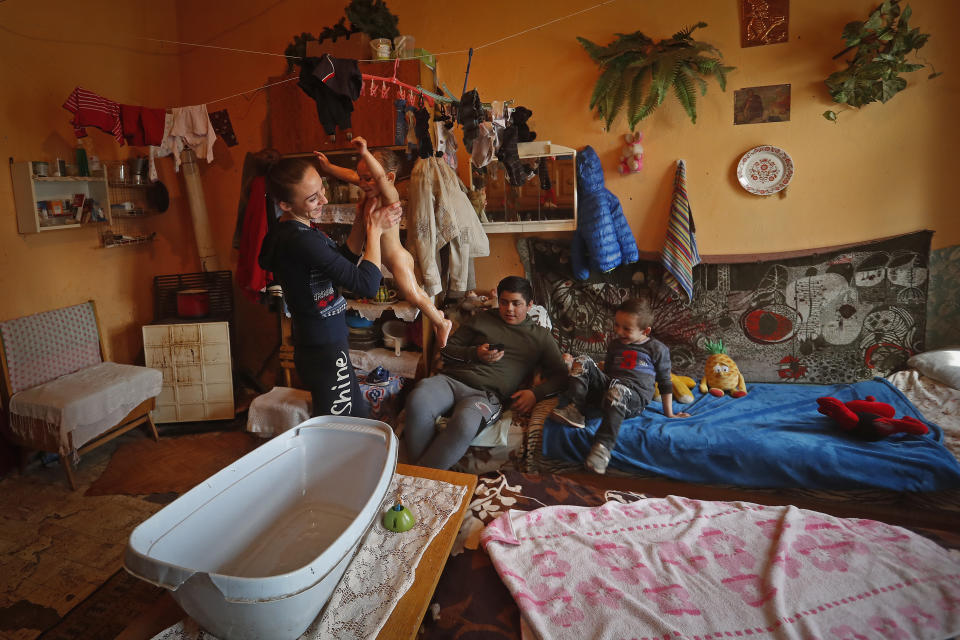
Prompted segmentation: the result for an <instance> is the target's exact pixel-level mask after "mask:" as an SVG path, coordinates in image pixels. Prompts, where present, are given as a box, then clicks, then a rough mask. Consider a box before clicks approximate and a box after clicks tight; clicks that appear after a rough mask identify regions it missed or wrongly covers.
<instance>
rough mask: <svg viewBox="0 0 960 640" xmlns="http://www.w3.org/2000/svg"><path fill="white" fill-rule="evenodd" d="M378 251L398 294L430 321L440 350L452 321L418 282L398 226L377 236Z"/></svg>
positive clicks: (411, 257) (447, 336) (445, 340)
mask: <svg viewBox="0 0 960 640" xmlns="http://www.w3.org/2000/svg"><path fill="white" fill-rule="evenodd" d="M380 251H381V253H382V256H381V257H382V258H383V263H384V264H385V265H387V268H388V269H390V272H391V273H393V278H394V280H396V283H397V288H398V289H399V290H400V295H401V296H402V297H403V299H404V300H406V301H407V302H410V303H412V304H414V305H415V306H416V307H417V308H418V309H420V311H421V313H423V315H425V316H426V317H427V318H428V319H429V320H430V322H431V323H432V324H433V330H434V333H435V334H436V336H437V348H439V349H442V348H443V347H445V346H446V345H447V338H449V337H450V331H451V330H452V329H453V322H451V321H450V320H448V319H447V318H445V317H444V315H443V312H442V311H440V310H439V309H437V308H436V307H435V306H434V305H433V301H432V300H431V299H430V296H428V295H427V293H426V292H425V291H424V290H423V289H422V288H421V287H420V285H419V283H417V277H416V275H415V273H414V266H413V256H411V255H410V252H409V251H407V250H406V249H404V248H403V244H401V243H400V226H399V225H395V226H393V227H391V228H390V229H388V230H387V231H385V232H384V233H383V235H381V236H380Z"/></svg>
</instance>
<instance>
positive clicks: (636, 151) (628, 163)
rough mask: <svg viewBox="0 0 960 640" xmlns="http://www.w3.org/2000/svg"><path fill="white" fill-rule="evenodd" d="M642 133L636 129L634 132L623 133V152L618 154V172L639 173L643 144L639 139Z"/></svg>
mask: <svg viewBox="0 0 960 640" xmlns="http://www.w3.org/2000/svg"><path fill="white" fill-rule="evenodd" d="M642 138H643V134H642V133H640V132H639V131H637V132H636V133H634V134H629V133H627V134H624V136H623V140H624V142H626V144H624V145H623V153H621V154H620V173H621V174H627V173H639V171H640V170H641V169H643V146H642V145H641V144H640V140H641V139H642Z"/></svg>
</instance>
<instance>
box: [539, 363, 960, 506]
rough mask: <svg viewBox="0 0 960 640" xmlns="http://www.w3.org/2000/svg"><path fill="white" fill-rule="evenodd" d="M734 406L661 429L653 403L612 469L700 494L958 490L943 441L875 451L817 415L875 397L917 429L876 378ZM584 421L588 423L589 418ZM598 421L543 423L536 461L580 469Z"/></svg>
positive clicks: (959, 470) (699, 404)
mask: <svg viewBox="0 0 960 640" xmlns="http://www.w3.org/2000/svg"><path fill="white" fill-rule="evenodd" d="M747 391H748V393H747V395H746V396H745V397H742V398H731V397H730V396H724V397H722V398H717V397H714V396H711V395H703V396H699V397H697V399H696V400H695V401H694V402H693V403H692V404H689V405H680V404H676V403H674V410H675V411H686V412H687V413H690V414H691V416H690V417H689V418H673V419H668V418H667V417H666V416H664V415H663V405H662V404H661V403H660V402H652V403H650V405H648V406H647V408H646V409H645V410H644V412H643V413H642V414H641V415H639V416H637V417H635V418H631V419H629V420H626V421H624V423H623V426H622V428H621V430H620V437H619V438H618V439H617V446H616V447H615V449H614V451H613V457H612V458H611V462H610V466H611V467H612V468H615V469H619V470H621V471H627V472H639V473H646V474H650V473H653V474H659V475H663V476H667V477H669V478H673V479H675V480H682V481H685V482H695V483H700V484H733V485H737V486H741V487H765V488H779V487H800V488H806V489H863V488H880V489H890V490H894V491H936V490H940V489H949V488H954V487H960V463H958V462H957V459H956V458H954V457H953V455H952V454H951V453H950V452H949V451H948V450H947V449H946V448H945V447H944V446H943V444H942V441H943V431H942V430H941V429H940V427H938V426H937V425H935V424H933V423H930V422H926V424H927V426H928V427H930V433H928V434H926V435H924V436H911V435H906V434H896V435H893V436H890V437H889V438H885V439H883V440H879V441H877V442H865V441H863V440H858V439H856V438H854V437H853V436H850V435H847V434H846V433H844V432H843V431H841V430H840V429H839V428H837V427H836V426H834V423H833V421H832V420H831V419H830V418H827V417H826V416H823V415H821V414H820V413H818V412H817V402H816V399H817V398H819V397H821V396H832V397H834V398H838V399H839V400H842V401H844V402H846V401H848V400H855V399H858V398H865V397H866V396H868V395H872V396H875V397H876V399H877V400H879V401H881V402H886V403H889V404H891V405H893V406H894V407H895V408H896V410H897V413H896V417H897V418H900V417H903V416H905V415H906V416H913V417H915V418H918V419H921V420H922V419H923V416H922V415H921V414H920V413H919V412H918V411H917V409H916V408H915V407H914V406H913V404H912V403H911V402H910V401H909V400H908V399H907V398H906V396H904V395H903V394H902V393H901V392H900V390H899V389H897V388H896V387H894V386H893V385H892V384H890V383H889V382H888V381H887V380H885V379H884V378H874V379H873V380H867V381H864V382H857V383H854V384H837V385H800V384H797V385H794V384H760V383H758V384H753V385H749V386H748V387H747ZM587 415H588V417H589V416H590V413H589V412H588V414H587ZM599 424H600V419H599V417H594V418H591V419H588V421H587V426H586V428H585V429H575V428H572V427H568V426H566V425H564V424H562V423H560V422H557V421H554V420H552V419H549V418H548V419H547V420H546V422H545V423H544V426H543V455H544V457H545V458H559V459H562V460H568V461H571V462H580V461H582V460H583V459H584V458H585V457H586V454H587V452H588V451H589V450H590V446H591V444H592V441H593V435H594V433H596V430H597V427H598V425H599Z"/></svg>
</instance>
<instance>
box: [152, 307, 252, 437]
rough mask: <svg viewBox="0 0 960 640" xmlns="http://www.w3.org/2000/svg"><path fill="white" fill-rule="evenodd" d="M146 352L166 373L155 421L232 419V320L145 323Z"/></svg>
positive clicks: (156, 366) (153, 365) (156, 365)
mask: <svg viewBox="0 0 960 640" xmlns="http://www.w3.org/2000/svg"><path fill="white" fill-rule="evenodd" d="M143 351H144V355H145V357H146V365H147V366H148V367H150V368H153V369H157V370H158V371H160V373H162V374H163V386H162V388H161V391H160V395H159V396H158V397H157V408H156V409H154V411H153V413H152V417H153V421H154V422H192V421H196V420H231V419H233V417H234V405H233V367H232V364H231V358H230V323H228V322H189V323H180V324H151V325H146V326H144V327H143Z"/></svg>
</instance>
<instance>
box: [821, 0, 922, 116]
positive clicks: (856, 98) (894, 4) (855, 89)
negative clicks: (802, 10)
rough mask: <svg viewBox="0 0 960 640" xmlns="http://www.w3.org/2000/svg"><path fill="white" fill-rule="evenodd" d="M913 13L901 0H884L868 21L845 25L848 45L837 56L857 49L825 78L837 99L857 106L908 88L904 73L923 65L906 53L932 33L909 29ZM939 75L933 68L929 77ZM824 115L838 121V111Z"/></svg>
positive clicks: (919, 44) (830, 111)
mask: <svg viewBox="0 0 960 640" xmlns="http://www.w3.org/2000/svg"><path fill="white" fill-rule="evenodd" d="M911 13H912V11H911V9H910V5H907V6H906V7H904V9H903V11H901V10H900V4H899V0H885V2H883V3H882V4H881V5H880V6H879V7H877V8H876V9H875V10H874V11H873V12H872V13H871V14H870V15H869V16H868V17H867V19H866V20H864V21H863V22H850V23H848V24H847V25H846V26H845V27H844V28H843V34H842V35H843V39H844V42H845V43H846V45H847V48H846V49H844V50H843V51H841V52H840V53H838V54H837V55H835V56H833V57H834V59H836V58H839V57H840V56H842V55H843V54H845V53H847V52H848V51H850V50H851V49H854V48H856V50H857V52H856V54H854V56H853V60H850V62H849V65H848V66H847V68H846V69H843V70H842V71H835V72H834V73H831V74H830V77H828V78H827V79H826V80H825V81H824V83H825V84H826V85H827V90H828V91H829V92H830V97H831V98H833V101H834V102H836V103H838V104H846V105H850V106H851V107H857V108H859V107H862V106H863V105H865V104H869V103H871V102H875V101H877V100H879V101H880V102H886V101H887V100H889V99H890V98H892V97H893V96H895V95H896V94H897V93H899V92H900V91H903V90H904V89H905V88H906V87H907V81H906V80H904V79H903V78H901V77H900V74H901V73H907V72H910V71H917V70H918V69H923V67H924V65H922V64H915V63H910V62H907V54H908V53H910V52H911V51H919V50H920V48H921V47H923V45H925V44H926V43H927V39H928V38H929V37H930V34H928V33H920V30H919V29H911V28H910V26H909V24H908V23H909V20H910V16H911ZM932 66H933V65H931V68H932ZM938 75H940V74H939V73H937V71H936V70H933V73H931V74H930V76H929V77H930V78H931V79H932V78H936V77H937V76H938ZM823 117H824V118H826V119H827V120H832V121H836V119H837V114H836V112H835V111H832V110H829V111H824V112H823Z"/></svg>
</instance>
